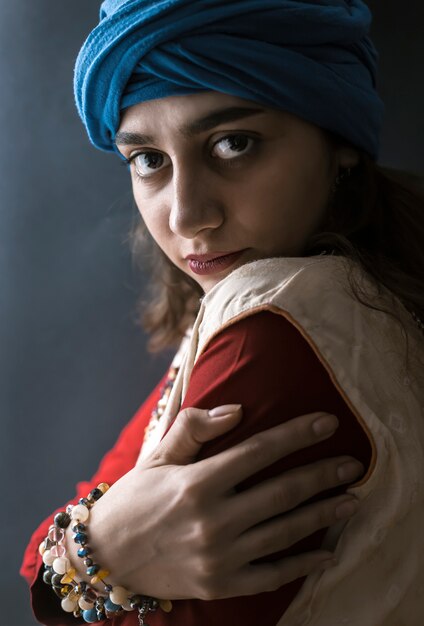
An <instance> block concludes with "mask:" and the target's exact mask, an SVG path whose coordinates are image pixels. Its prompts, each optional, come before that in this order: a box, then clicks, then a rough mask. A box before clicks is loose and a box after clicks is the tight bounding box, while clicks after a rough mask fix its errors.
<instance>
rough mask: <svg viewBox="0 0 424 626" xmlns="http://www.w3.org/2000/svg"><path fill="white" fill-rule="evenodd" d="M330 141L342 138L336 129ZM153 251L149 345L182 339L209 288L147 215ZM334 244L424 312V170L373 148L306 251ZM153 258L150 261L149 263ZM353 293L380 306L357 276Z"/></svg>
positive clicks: (141, 248) (141, 250)
mask: <svg viewBox="0 0 424 626" xmlns="http://www.w3.org/2000/svg"><path fill="white" fill-rule="evenodd" d="M330 141H331V142H333V143H334V142H335V143H340V141H339V140H338V139H337V138H336V137H334V136H331V135H330ZM149 240H150V243H149V247H150V251H149V253H148V254H149V256H150V260H151V265H152V271H153V280H152V284H151V292H150V297H149V301H148V302H147V304H146V303H145V302H140V304H139V308H138V312H139V313H140V318H141V320H142V324H143V326H144V328H145V329H146V331H147V332H148V333H150V342H149V349H150V350H151V351H152V352H157V351H159V350H161V349H163V348H166V347H169V346H173V345H176V344H177V343H178V342H179V341H180V339H181V337H182V336H183V335H184V333H185V331H186V329H187V328H188V326H189V325H190V324H191V323H192V321H193V319H194V317H195V315H196V312H197V310H198V307H199V299H200V298H201V296H202V293H203V292H202V290H201V288H200V287H199V286H198V285H197V283H196V282H195V281H194V280H192V279H191V278H189V277H188V276H187V275H185V274H184V273H183V272H182V271H181V270H179V269H178V268H176V267H175V266H174V265H173V264H172V263H171V262H170V261H169V260H168V259H167V257H166V256H165V255H164V254H163V253H162V251H161V250H160V249H159V248H158V247H157V245H156V244H155V243H154V242H153V241H152V240H151V239H150V236H149V235H148V233H147V232H146V229H145V227H144V225H143V224H142V223H139V224H138V225H137V226H136V227H135V229H134V231H133V232H132V234H131V242H132V249H133V253H134V257H135V258H136V259H137V260H140V259H141V258H143V259H145V257H146V243H147V242H148V241H149ZM323 251H327V252H329V251H331V253H332V254H336V255H338V256H340V255H341V256H344V257H346V258H348V259H351V260H353V261H354V262H356V263H359V264H360V266H361V267H362V268H363V269H364V270H365V272H366V273H367V275H368V276H369V277H370V278H371V280H372V282H373V283H374V284H375V286H376V288H377V289H378V290H379V291H380V289H381V286H383V287H385V288H386V289H388V290H389V292H391V293H392V294H394V295H395V296H396V297H397V298H398V299H399V300H400V301H401V303H402V304H403V305H404V307H405V308H406V309H408V310H409V311H410V312H415V314H416V315H417V316H418V317H420V318H421V319H424V184H423V179H422V178H420V177H419V176H417V175H414V174H410V173H406V172H403V171H399V170H394V169H389V168H385V167H381V166H379V165H377V164H376V163H375V162H374V161H373V160H372V159H371V158H370V157H369V156H368V155H367V154H366V153H360V159H359V164H358V165H357V166H356V167H355V168H354V169H353V170H352V172H351V175H350V176H349V177H346V178H345V179H344V180H343V181H342V182H341V183H340V184H339V185H338V186H337V188H336V190H335V193H334V196H333V199H332V201H331V202H330V203H329V207H328V210H327V213H326V215H325V217H324V220H323V222H322V223H321V226H320V228H319V229H318V232H316V233H315V234H314V235H313V236H312V237H311V239H310V240H309V242H308V243H307V245H306V248H305V251H304V254H303V256H311V255H316V254H320V253H321V252H323ZM144 264H145V263H144ZM349 283H350V288H351V290H352V294H353V295H354V297H356V298H357V299H358V300H359V301H360V302H361V303H362V304H364V305H365V306H368V307H370V308H373V309H376V310H380V311H386V312H387V313H390V314H391V315H393V316H394V317H395V318H396V319H397V320H398V321H399V322H400V323H401V325H402V322H401V320H400V318H398V317H397V315H396V314H394V313H393V311H390V310H386V309H383V308H380V307H379V306H376V305H375V303H374V304H373V303H372V301H370V300H369V299H368V300H367V296H366V294H364V293H363V292H361V289H360V287H359V285H358V284H357V283H355V281H354V279H353V276H352V275H351V276H349Z"/></svg>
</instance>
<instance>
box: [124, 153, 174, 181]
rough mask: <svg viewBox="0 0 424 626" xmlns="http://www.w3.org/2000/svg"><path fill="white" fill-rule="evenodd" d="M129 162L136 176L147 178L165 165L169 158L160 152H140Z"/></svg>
mask: <svg viewBox="0 0 424 626" xmlns="http://www.w3.org/2000/svg"><path fill="white" fill-rule="evenodd" d="M131 161H133V163H134V166H135V171H136V173H137V174H138V176H140V177H141V178H147V177H148V176H151V175H152V174H154V173H155V172H157V171H158V170H161V169H162V168H163V166H164V165H167V164H168V161H169V157H168V156H166V155H164V154H161V153H160V152H140V153H139V154H137V155H135V156H134V157H133V158H132V159H131Z"/></svg>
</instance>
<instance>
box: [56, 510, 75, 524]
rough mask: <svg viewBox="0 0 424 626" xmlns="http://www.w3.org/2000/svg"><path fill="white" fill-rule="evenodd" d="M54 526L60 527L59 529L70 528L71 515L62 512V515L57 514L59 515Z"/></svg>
mask: <svg viewBox="0 0 424 626" xmlns="http://www.w3.org/2000/svg"><path fill="white" fill-rule="evenodd" d="M53 521H54V525H55V526H58V527H59V528H68V526H69V524H70V522H71V516H70V515H69V513H65V512H64V511H62V512H61V513H57V515H55V516H54V520H53Z"/></svg>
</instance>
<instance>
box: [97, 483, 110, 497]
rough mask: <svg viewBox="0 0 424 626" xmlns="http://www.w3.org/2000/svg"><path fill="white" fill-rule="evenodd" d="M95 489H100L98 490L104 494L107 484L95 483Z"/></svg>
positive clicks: (107, 487)
mask: <svg viewBox="0 0 424 626" xmlns="http://www.w3.org/2000/svg"><path fill="white" fill-rule="evenodd" d="M97 489H100V491H101V492H102V493H103V494H105V493H106V491H107V490H108V489H109V485H108V484H107V483H100V485H97Z"/></svg>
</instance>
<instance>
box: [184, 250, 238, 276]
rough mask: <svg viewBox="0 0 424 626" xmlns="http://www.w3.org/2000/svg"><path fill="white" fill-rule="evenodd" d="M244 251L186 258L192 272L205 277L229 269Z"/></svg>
mask: <svg viewBox="0 0 424 626" xmlns="http://www.w3.org/2000/svg"><path fill="white" fill-rule="evenodd" d="M243 252H244V250H238V251H237V252H225V253H222V254H221V253H215V254H202V255H194V254H193V255H188V256H187V257H186V259H187V261H188V265H189V267H190V269H191V271H192V272H194V273H195V274H199V275H201V276H204V275H206V274H215V273H218V272H222V271H223V270H226V269H228V268H229V267H231V265H233V263H235V262H236V261H237V259H238V258H239V257H240V256H241V255H242V254H243Z"/></svg>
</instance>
